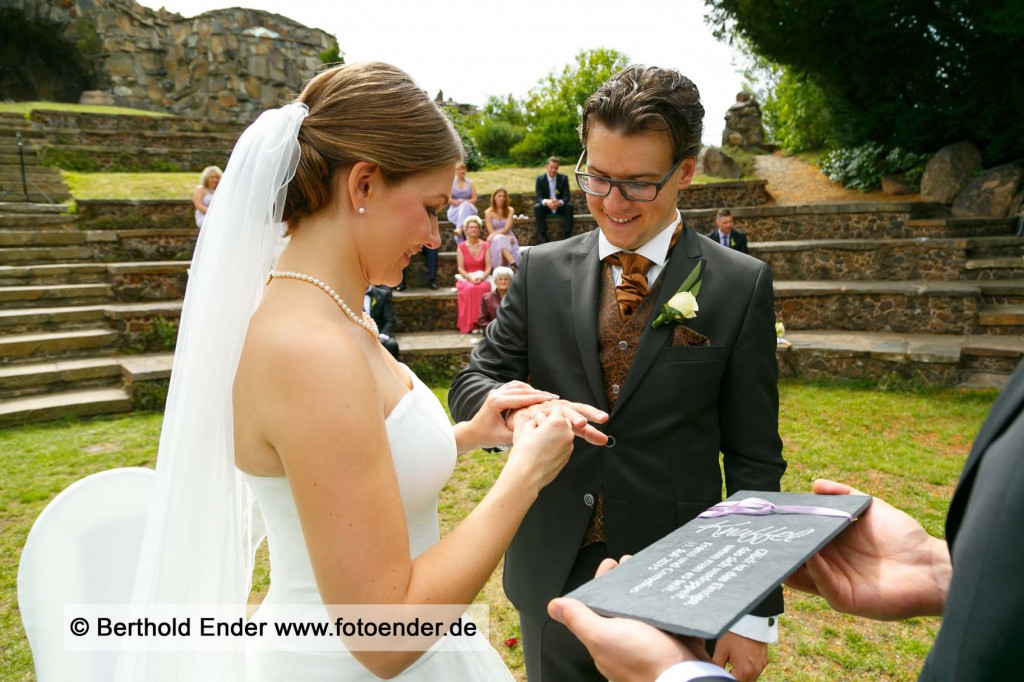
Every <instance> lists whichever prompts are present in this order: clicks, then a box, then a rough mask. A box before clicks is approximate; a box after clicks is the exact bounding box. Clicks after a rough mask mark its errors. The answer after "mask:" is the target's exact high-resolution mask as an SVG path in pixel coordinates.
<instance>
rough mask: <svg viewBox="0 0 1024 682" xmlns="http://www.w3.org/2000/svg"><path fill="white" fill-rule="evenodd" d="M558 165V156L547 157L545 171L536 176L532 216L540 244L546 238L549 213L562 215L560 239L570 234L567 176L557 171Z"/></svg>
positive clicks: (570, 221)
mask: <svg viewBox="0 0 1024 682" xmlns="http://www.w3.org/2000/svg"><path fill="white" fill-rule="evenodd" d="M558 166H559V161H558V157H557V156H552V157H549V158H548V165H547V172H545V173H542V174H541V175H540V176H538V177H537V184H536V194H537V203H535V204H534V205H533V218H534V220H535V221H536V222H537V236H538V237H539V238H540V242H541V243H542V244H543V243H544V242H546V241H547V240H548V216H549V215H560V216H562V239H566V238H567V237H571V236H572V200H571V199H570V198H569V178H567V177H565V176H564V175H562V174H561V173H559V172H558Z"/></svg>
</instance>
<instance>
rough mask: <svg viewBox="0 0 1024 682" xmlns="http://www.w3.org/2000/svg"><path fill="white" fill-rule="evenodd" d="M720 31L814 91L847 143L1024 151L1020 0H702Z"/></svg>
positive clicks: (1003, 155)
mask: <svg viewBox="0 0 1024 682" xmlns="http://www.w3.org/2000/svg"><path fill="white" fill-rule="evenodd" d="M705 3H706V4H707V5H708V7H709V8H710V9H711V12H710V15H709V23H711V25H712V26H713V27H714V29H715V32H716V35H718V36H719V37H729V38H731V39H736V38H739V39H741V40H743V41H745V42H747V43H748V44H749V45H750V46H751V48H752V49H753V50H754V51H755V52H756V53H757V54H759V55H761V56H763V57H765V58H766V59H768V60H769V61H771V62H774V63H776V64H779V65H782V66H784V67H786V68H787V69H788V70H790V71H791V72H792V74H793V77H794V78H797V77H799V78H802V79H805V80H803V81H796V82H803V83H812V84H813V85H815V86H817V87H818V88H819V89H820V91H821V95H822V96H823V98H824V99H825V100H827V102H828V106H829V109H830V112H831V115H832V117H833V122H834V128H835V129H836V130H837V131H838V132H839V134H841V135H842V136H843V137H844V140H843V143H844V144H848V145H854V144H861V143H867V142H877V143H881V144H883V145H885V146H887V147H895V146H900V147H903V148H907V149H910V150H913V151H932V150H934V149H936V148H938V147H940V146H942V145H944V144H947V143H949V142H954V141H957V140H963V139H970V140H973V141H975V142H976V143H977V144H978V145H979V147H980V148H981V149H982V152H983V154H984V155H985V156H986V160H987V162H988V163H997V162H1000V161H1004V160H1010V159H1015V158H1020V157H1021V156H1024V117H1022V116H1020V113H1019V109H1020V102H1022V101H1024V78H1021V74H1022V73H1024V50H1021V49H1020V45H1021V44H1024V3H1022V2H1020V0H899V1H898V2H893V1H892V0H830V1H829V2H821V1H820V0H757V2H751V1H750V0H705Z"/></svg>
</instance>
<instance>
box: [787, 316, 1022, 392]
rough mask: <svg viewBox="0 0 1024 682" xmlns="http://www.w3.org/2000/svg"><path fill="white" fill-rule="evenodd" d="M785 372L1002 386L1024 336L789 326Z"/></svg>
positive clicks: (1018, 355)
mask: <svg viewBox="0 0 1024 682" xmlns="http://www.w3.org/2000/svg"><path fill="white" fill-rule="evenodd" d="M786 339H787V340H788V341H789V342H790V343H791V344H792V345H791V346H790V347H789V348H780V351H779V353H778V359H779V373H780V375H781V376H784V377H792V376H799V377H803V378H808V379H823V380H835V379H836V378H843V379H869V380H879V379H886V378H890V377H894V378H898V379H901V380H905V381H912V382H916V383H921V384H925V385H930V386H963V387H976V388H977V387H983V388H990V387H995V388H998V387H999V386H1000V385H1002V384H1004V383H1005V382H1006V380H1008V379H1009V376H1010V374H1012V373H1013V371H1014V369H1015V368H1016V367H1017V365H1018V364H1019V363H1020V361H1021V358H1022V357H1024V338H1021V337H1006V336H987V335H934V334H892V333H872V332H849V331H841V330H819V331H804V332H787V333H786Z"/></svg>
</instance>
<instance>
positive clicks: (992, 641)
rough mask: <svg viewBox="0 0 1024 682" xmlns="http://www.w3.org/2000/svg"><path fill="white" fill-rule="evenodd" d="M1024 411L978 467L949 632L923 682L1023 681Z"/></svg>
mask: <svg viewBox="0 0 1024 682" xmlns="http://www.w3.org/2000/svg"><path fill="white" fill-rule="evenodd" d="M1021 518H1024V411H1018V413H1017V416H1016V418H1015V419H1014V420H1013V421H1012V422H1011V423H1010V424H1009V426H1008V427H1007V428H1006V430H1004V431H1003V433H1002V435H1000V436H999V437H998V438H996V439H995V440H993V441H992V443H991V444H990V445H989V446H988V448H987V449H986V450H985V452H984V455H983V459H982V460H981V462H980V463H979V464H978V471H977V474H976V479H975V481H974V485H973V487H972V488H971V492H970V498H969V500H968V502H967V506H966V507H965V509H964V515H963V519H962V520H961V522H960V526H959V529H958V530H957V533H956V538H955V542H954V543H953V556H952V559H953V579H952V582H951V583H950V586H949V594H948V595H947V597H946V609H945V613H944V614H943V619H942V627H941V628H940V629H939V634H938V637H936V639H935V645H934V646H933V647H932V650H931V652H930V653H929V654H928V659H927V660H926V661H925V664H924V669H923V670H922V671H921V676H920V679H921V680H925V681H927V682H940V681H941V682H946V681H949V682H953V681H954V680H971V682H987V681H988V680H999V681H1001V682H1005V680H1013V679H1020V676H1021V672H1020V653H1021V651H1024V620H1022V617H1021V614H1022V613H1024V581H1022V576H1024V543H1022V542H1021V541H1020V530H1019V524H1020V519H1021Z"/></svg>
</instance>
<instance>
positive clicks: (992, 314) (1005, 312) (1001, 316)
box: [978, 305, 1024, 329]
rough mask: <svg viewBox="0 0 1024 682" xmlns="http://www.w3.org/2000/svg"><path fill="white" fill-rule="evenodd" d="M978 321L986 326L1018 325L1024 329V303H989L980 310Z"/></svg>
mask: <svg viewBox="0 0 1024 682" xmlns="http://www.w3.org/2000/svg"><path fill="white" fill-rule="evenodd" d="M978 321H979V322H980V323H981V325H982V326H985V327H1018V328H1020V329H1024V305H987V306H982V308H981V309H980V310H979V311H978Z"/></svg>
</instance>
